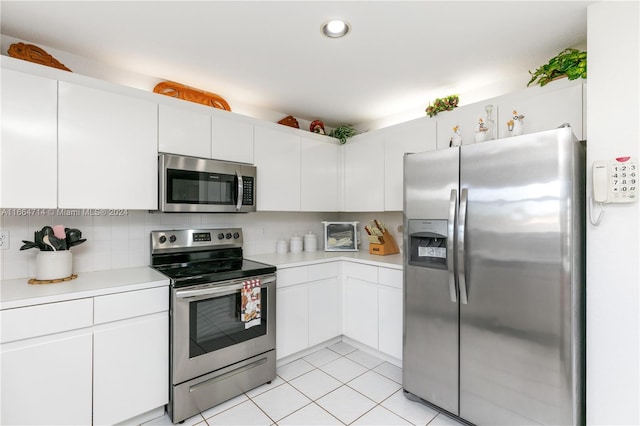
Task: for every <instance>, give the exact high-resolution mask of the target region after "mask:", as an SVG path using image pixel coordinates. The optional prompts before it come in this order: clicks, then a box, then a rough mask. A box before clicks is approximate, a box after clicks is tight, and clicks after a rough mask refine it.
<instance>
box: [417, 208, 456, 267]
mask: <svg viewBox="0 0 640 426" xmlns="http://www.w3.org/2000/svg"><path fill="white" fill-rule="evenodd" d="M408 233H409V247H410V253H409V264H410V265H414V266H422V267H424V268H436V269H447V220H446V219H433V220H432V219H410V220H409V229H408Z"/></svg>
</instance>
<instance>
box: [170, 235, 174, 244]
mask: <svg viewBox="0 0 640 426" xmlns="http://www.w3.org/2000/svg"><path fill="white" fill-rule="evenodd" d="M169 242H171V243H175V242H176V236H175V235H172V236H170V237H169Z"/></svg>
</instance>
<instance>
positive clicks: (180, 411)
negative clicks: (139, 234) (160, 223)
mask: <svg viewBox="0 0 640 426" xmlns="http://www.w3.org/2000/svg"><path fill="white" fill-rule="evenodd" d="M242 244H243V238H242V229H240V228H228V229H188V230H170V231H166V230H165V231H152V232H151V266H152V267H153V268H155V269H156V270H158V271H159V272H161V273H163V274H165V275H167V276H168V277H169V278H171V321H170V323H171V328H170V356H169V358H170V398H169V405H168V410H167V411H168V413H169V416H170V417H171V420H172V421H173V422H174V423H178V422H181V421H183V420H185V419H186V418H188V417H191V416H193V415H195V414H197V413H199V412H201V411H204V410H206V409H208V408H211V407H212V406H214V405H217V404H219V403H221V402H223V401H226V400H228V399H230V398H232V397H234V396H237V395H240V394H241V393H243V392H246V391H248V390H250V389H252V388H254V387H256V386H259V385H262V384H264V383H268V382H270V381H271V380H273V379H274V378H275V376H276V351H275V347H276V323H275V321H276V315H275V313H276V311H275V309H276V275H275V271H276V268H275V266H271V265H266V264H263V263H258V262H253V261H250V260H246V259H244V258H243V253H242Z"/></svg>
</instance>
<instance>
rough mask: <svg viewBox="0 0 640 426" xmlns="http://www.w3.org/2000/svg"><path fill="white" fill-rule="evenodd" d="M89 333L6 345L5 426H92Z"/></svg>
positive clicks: (3, 378)
mask: <svg viewBox="0 0 640 426" xmlns="http://www.w3.org/2000/svg"><path fill="white" fill-rule="evenodd" d="M91 351H92V337H91V332H90V331H86V332H82V333H79V334H78V333H71V334H70V333H59V334H55V335H50V336H46V337H38V338H33V339H27V340H21V341H19V342H12V343H8V344H3V345H2V355H1V356H0V365H1V368H2V376H1V381H2V402H1V411H2V418H1V419H0V423H1V424H3V425H89V424H91Z"/></svg>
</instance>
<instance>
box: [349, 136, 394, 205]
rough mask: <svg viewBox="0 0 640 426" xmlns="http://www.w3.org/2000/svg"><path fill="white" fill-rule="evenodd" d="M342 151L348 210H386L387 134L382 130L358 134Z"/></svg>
mask: <svg viewBox="0 0 640 426" xmlns="http://www.w3.org/2000/svg"><path fill="white" fill-rule="evenodd" d="M342 149H343V150H344V206H345V211H348V212H380V211H383V210H384V135H383V134H382V132H380V131H378V132H372V133H363V134H361V135H356V136H354V137H353V138H351V139H349V140H348V141H347V143H346V144H344V145H342Z"/></svg>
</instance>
